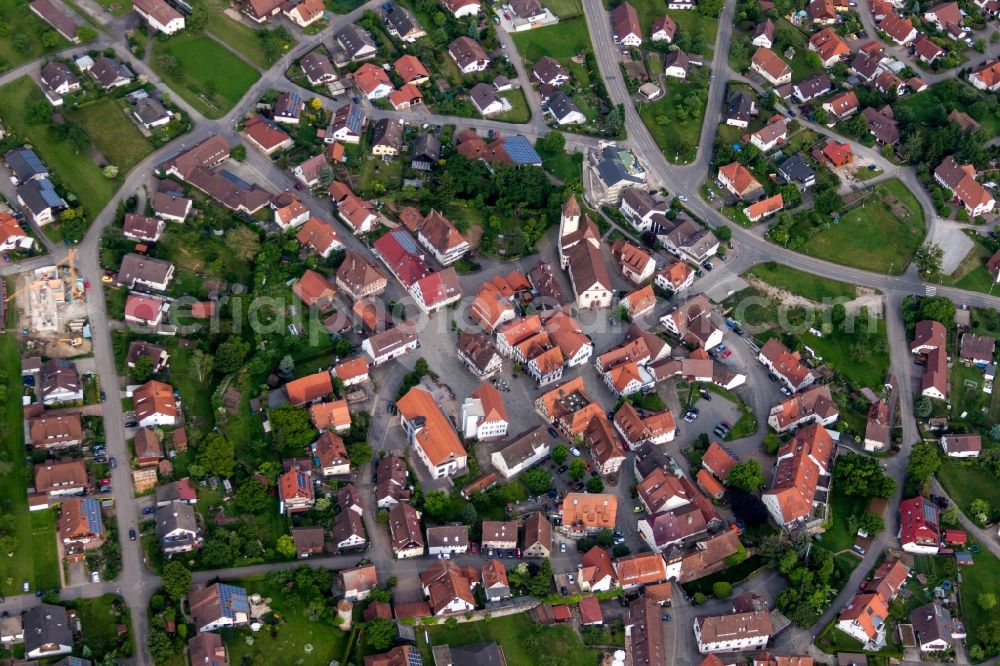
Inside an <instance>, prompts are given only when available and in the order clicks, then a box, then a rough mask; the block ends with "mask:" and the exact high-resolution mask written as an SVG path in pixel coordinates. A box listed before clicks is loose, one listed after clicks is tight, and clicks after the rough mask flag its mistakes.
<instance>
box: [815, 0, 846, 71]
mask: <svg viewBox="0 0 1000 666" xmlns="http://www.w3.org/2000/svg"><path fill="white" fill-rule="evenodd" d="M824 1H825V0H813V2H824ZM826 1H828V0H826ZM810 6H811V5H810ZM809 50H810V51H814V52H816V53H817V54H819V59H820V61H821V62H822V63H823V67H825V68H827V69H829V68H830V67H833V66H834V65H835V64H837V63H838V62H840V61H841V60H842V59H843V58H844V57H846V56H848V55H850V54H851V47H850V46H848V45H847V42H845V41H844V40H843V38H842V37H841V36H840V35H838V34H837V33H836V32H834V31H833V29H832V28H823V29H822V30H820V31H819V32H817V33H815V34H814V35H813V36H812V37H810V38H809Z"/></svg>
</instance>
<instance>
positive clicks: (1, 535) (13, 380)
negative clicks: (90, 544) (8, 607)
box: [0, 333, 61, 595]
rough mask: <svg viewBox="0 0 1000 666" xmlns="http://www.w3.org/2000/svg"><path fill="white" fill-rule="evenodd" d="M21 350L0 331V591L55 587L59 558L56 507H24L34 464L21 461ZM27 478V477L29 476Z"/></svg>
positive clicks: (12, 592) (58, 585) (14, 338)
mask: <svg viewBox="0 0 1000 666" xmlns="http://www.w3.org/2000/svg"><path fill="white" fill-rule="evenodd" d="M23 390H24V387H23V384H22V383H21V355H20V353H19V350H18V345H17V338H16V337H15V336H14V334H12V333H3V334H0V417H2V418H0V441H2V442H3V444H2V446H0V468H2V469H3V473H4V479H5V480H4V483H3V484H0V511H2V513H3V515H2V516H0V548H2V549H3V550H4V552H8V553H9V552H12V553H13V557H4V558H0V593H2V594H4V595H14V594H21V593H22V591H23V590H22V588H21V586H22V583H23V582H24V581H27V582H28V583H29V584H30V586H31V589H32V590H52V589H58V588H59V587H60V586H61V585H60V577H59V569H60V563H59V559H58V557H57V554H56V521H55V512H54V511H52V510H51V509H49V510H45V511H28V502H27V499H26V498H27V488H28V485H29V483H30V484H31V485H33V484H34V479H33V476H32V473H33V469H32V467H31V466H30V464H28V463H26V462H25V456H24V428H23V420H24V416H23V413H22V410H21V401H20V400H19V399H17V397H16V396H19V395H20V394H21V392H22V391H23ZM29 479H30V482H29Z"/></svg>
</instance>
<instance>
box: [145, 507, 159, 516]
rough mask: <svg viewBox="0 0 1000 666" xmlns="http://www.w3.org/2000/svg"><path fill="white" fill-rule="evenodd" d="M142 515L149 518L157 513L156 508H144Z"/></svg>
mask: <svg viewBox="0 0 1000 666" xmlns="http://www.w3.org/2000/svg"><path fill="white" fill-rule="evenodd" d="M142 513H143V515H145V516H148V515H150V514H152V513H156V507H155V506H147V507H145V508H144V509H143V510H142Z"/></svg>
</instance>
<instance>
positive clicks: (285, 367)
mask: <svg viewBox="0 0 1000 666" xmlns="http://www.w3.org/2000/svg"><path fill="white" fill-rule="evenodd" d="M278 372H279V373H280V374H281V376H282V377H286V378H287V377H294V376H295V359H294V358H292V356H291V354H286V355H285V356H282V357H281V360H280V361H279V362H278Z"/></svg>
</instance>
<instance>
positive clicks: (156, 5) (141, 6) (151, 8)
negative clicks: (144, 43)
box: [132, 0, 184, 35]
mask: <svg viewBox="0 0 1000 666" xmlns="http://www.w3.org/2000/svg"><path fill="white" fill-rule="evenodd" d="M132 8H133V9H135V13H136V14H138V15H139V16H141V17H142V18H143V19H144V20H145V21H146V23H148V24H149V27H151V28H152V29H153V30H157V31H159V32H162V33H163V34H165V35H172V34H174V33H175V32H178V31H180V30H183V29H184V15H183V14H181V13H180V12H179V11H177V10H176V9H174V8H173V7H171V6H170V5H169V4H167V2H166V1H165V0H134V1H133V2H132Z"/></svg>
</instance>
